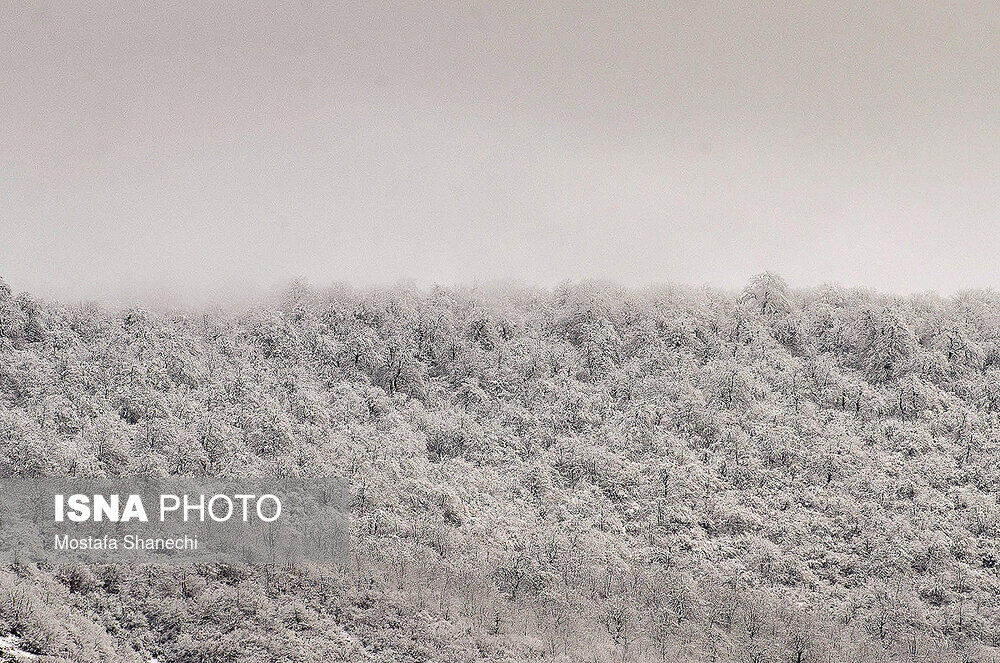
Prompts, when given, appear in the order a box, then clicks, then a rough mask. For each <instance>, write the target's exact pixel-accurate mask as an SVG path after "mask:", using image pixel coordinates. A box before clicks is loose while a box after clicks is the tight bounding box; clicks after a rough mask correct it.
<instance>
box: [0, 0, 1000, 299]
mask: <svg viewBox="0 0 1000 663" xmlns="http://www.w3.org/2000/svg"><path fill="white" fill-rule="evenodd" d="M166 4H172V5H174V7H170V8H167V7H165V6H163V5H166ZM360 4H361V3H325V2H320V1H319V0H312V1H309V0H304V1H302V2H273V1H270V2H261V3H253V2H238V3H237V2H232V3H213V2H205V1H202V0H199V2H183V3H182V2H177V3H151V2H135V3H120V2H116V3H112V4H108V5H107V6H104V7H100V3H96V2H76V1H62V0H59V1H53V2H51V3H40V4H33V3H27V2H25V3H21V2H13V3H12V2H2V4H0V10H2V16H3V20H2V22H0V58H2V60H0V62H2V65H0V275H3V276H4V277H5V278H6V279H7V280H8V281H9V282H10V283H11V285H12V286H13V287H14V289H15V290H31V291H34V292H37V293H39V294H43V295H47V296H57V297H62V298H77V297H100V298H108V297H115V296H122V295H123V294H124V295H126V296H130V295H132V294H136V295H143V294H148V293H150V292H158V291H167V292H174V293H178V292H180V293H185V296H193V297H203V296H205V295H207V294H209V293H213V292H220V291H222V292H225V291H234V290H240V289H244V288H247V287H250V288H261V287H262V288H266V287H269V286H271V285H273V284H276V283H280V282H283V281H285V280H287V279H289V278H292V277H295V276H301V277H305V278H307V279H308V280H310V281H312V282H313V283H317V284H323V283H327V282H330V281H333V280H350V281H354V282H359V283H369V282H378V283H382V282H392V281H395V280H397V279H400V278H412V279H415V280H416V281H417V282H418V283H430V282H473V281H477V280H478V281H483V280H490V279H494V278H515V279H520V280H524V281H527V282H537V283H542V284H551V283H554V282H558V281H560V280H562V279H565V278H573V279H577V278H585V277H599V278H610V279H613V280H617V281H620V282H623V283H626V284H631V285H638V284H645V283H649V282H657V281H668V280H672V281H683V282H688V283H710V284H714V285H721V286H727V287H728V286H738V285H741V284H742V283H743V282H745V280H746V279H747V277H748V276H750V275H751V274H753V273H755V272H758V271H761V270H764V269H772V270H775V271H778V272H780V273H781V274H783V275H784V276H785V278H786V279H787V280H788V281H789V282H790V283H791V284H793V285H806V284H815V283H820V282H824V281H839V282H841V283H844V284H851V285H867V286H872V287H877V288H881V289H889V290H895V291H907V292H908V291H917V290H924V289H937V290H941V291H953V290H955V289H960V288H965V287H972V286H992V287H998V286H1000V269H998V267H997V257H998V256H1000V229H998V222H1000V182H998V177H1000V103H998V100H1000V90H998V89H997V88H998V86H1000V39H998V35H1000V25H998V23H1000V14H998V12H996V11H995V6H992V7H991V5H990V3H982V4H973V3H969V4H962V3H956V2H949V3H940V2H926V3H920V2H905V3H898V4H896V3H889V2H884V3H857V4H853V3H850V2H836V3H808V2H803V3H797V4H794V5H793V4H784V3H774V4H769V6H768V8H764V9H762V8H761V5H762V4H764V3H759V2H750V3H746V4H741V3H706V2H683V3H667V2H664V3H635V4H627V3H624V2H606V3H602V4H590V3H582V2H576V1H574V2H561V3H523V2H509V3H502V4H501V5H499V6H493V5H487V4H485V3H478V2H462V3H454V4H452V3H441V2H433V3H430V2H427V3H420V4H421V5H422V6H421V7H416V6H414V4H415V3H412V2H406V3H399V4H396V5H392V4H389V3H372V6H369V7H367V8H360ZM820 4H825V5H829V6H826V7H818V5H820ZM376 5H377V6H376ZM812 5H817V6H812ZM867 5H873V6H867ZM220 289H221V290H220Z"/></svg>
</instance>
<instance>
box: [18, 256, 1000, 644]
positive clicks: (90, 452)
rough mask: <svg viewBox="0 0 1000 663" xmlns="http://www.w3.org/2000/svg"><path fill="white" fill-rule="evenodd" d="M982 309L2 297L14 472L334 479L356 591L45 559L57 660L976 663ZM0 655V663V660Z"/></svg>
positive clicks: (982, 462) (226, 571) (990, 437)
mask: <svg viewBox="0 0 1000 663" xmlns="http://www.w3.org/2000/svg"><path fill="white" fill-rule="evenodd" d="M998 411H1000V295H998V294H997V293H995V292H992V291H974V292H965V293H960V294H957V295H954V296H951V297H941V296H938V295H935V294H920V295H914V296H910V297H897V296H890V295H884V294H879V293H875V292H870V291H863V290H855V289H846V288H841V287H838V286H822V287H816V288H807V289H790V288H789V287H787V285H786V284H785V283H784V282H783V281H782V279H781V278H780V277H778V276H776V275H773V274H762V275H760V276H758V277H755V278H754V279H752V281H751V282H750V283H749V284H748V285H747V286H746V288H745V289H744V290H743V291H742V292H739V293H732V292H725V291H721V290H714V289H710V288H692V287H681V286H658V287H650V288H646V289H641V290H635V289H625V288H621V287H617V286H614V285H611V284H605V283H597V282H582V283H567V284H564V285H561V286H559V287H556V288H553V289H537V288H526V287H510V288H492V289H491V288H463V287H448V288H445V287H434V288H430V289H420V288H416V287H412V286H399V287H395V288H382V289H369V290H365V289H356V288H352V287H348V286H337V287H333V288H328V289H318V288H311V287H308V286H306V285H303V284H300V283H296V284H293V285H292V286H290V287H289V288H288V289H287V291H286V292H285V293H284V294H283V295H282V296H281V297H280V298H279V299H278V300H277V301H274V302H270V303H268V304H262V305H260V306H257V307H255V308H253V309H252V310H245V311H239V312H235V313H233V312H228V313H227V312H222V311H194V310H190V311H175V312H151V311H147V310H143V309H141V308H131V309H126V310H121V311H112V310H108V309H105V308H102V307H100V306H97V305H63V304H58V303H51V302H43V301H39V300H38V299H36V298H33V297H32V296H30V295H28V294H23V293H22V294H17V295H15V293H14V292H13V291H12V290H11V288H9V287H8V286H7V285H5V284H3V283H2V282H0V454H2V456H3V458H2V462H3V463H4V464H5V467H6V468H7V470H8V474H12V475H16V476H19V477H59V476H100V477H105V476H106V477H114V476H144V477H146V476H167V475H174V474H181V475H190V476H219V477H239V476H285V477H297V476H302V477H308V476H343V477H346V478H348V479H349V480H350V482H351V486H352V537H353V552H352V555H351V559H350V562H349V563H345V564H343V565H337V566H322V565H302V566H283V567H276V568H260V567H256V566H239V565H212V564H201V565H191V566H190V567H185V568H182V569H178V568H159V567H155V566H148V567H142V568H136V567H128V566H124V565H115V564H107V565H92V566H86V565H81V564H73V563H64V562H61V561H60V560H59V559H58V558H57V557H55V556H54V555H52V554H51V553H49V552H47V551H44V550H42V546H41V542H39V541H32V540H17V537H16V536H14V535H12V534H10V532H8V533H7V534H5V535H4V536H6V537H7V538H8V540H4V541H2V547H3V549H4V550H5V551H6V552H5V557H4V558H3V570H2V571H0V635H2V634H12V635H13V636H15V638H16V639H17V642H19V643H20V644H19V646H20V647H23V649H24V650H25V651H28V652H34V653H38V654H45V655H49V656H53V657H63V658H64V659H65V660H72V661H103V662H114V661H133V660H135V661H138V660H149V659H150V657H156V660H159V661H178V662H189V663H215V662H219V663H221V662H226V661H303V662H305V661H317V660H349V661H475V660H479V661H529V660H552V661H621V660H625V661H660V660H671V661H673V660H677V661H759V662H764V661H791V662H794V663H805V662H807V661H855V662H861V661H993V660H996V659H997V657H998V656H1000V649H996V647H998V646H1000V612H998V608H1000V605H998V604H1000V596H998V575H997V574H998V569H997V566H996V563H997V561H996V560H997V558H998V556H1000V552H998V550H997V536H998V535H1000V508H998V504H997V500H996V493H997V490H998V487H1000V469H998V466H997V459H998V448H1000V434H998V418H997V417H998ZM0 657H2V654H0Z"/></svg>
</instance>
